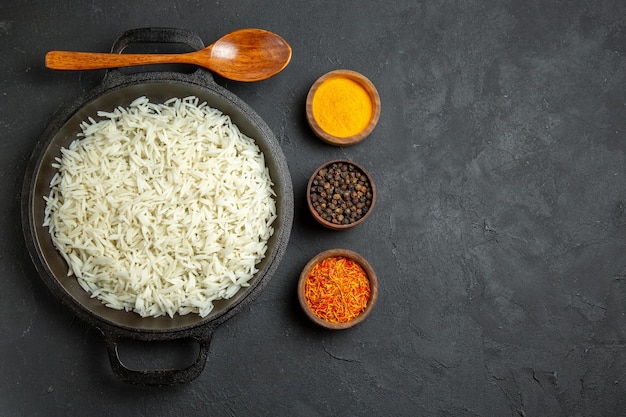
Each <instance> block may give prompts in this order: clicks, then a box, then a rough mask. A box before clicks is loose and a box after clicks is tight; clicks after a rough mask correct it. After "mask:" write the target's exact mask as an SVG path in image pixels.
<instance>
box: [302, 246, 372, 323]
mask: <svg viewBox="0 0 626 417" xmlns="http://www.w3.org/2000/svg"><path fill="white" fill-rule="evenodd" d="M377 299H378V278H377V276H376V273H375V272H374V269H373V268H372V266H371V265H370V264H369V262H367V260H365V258H363V257H362V256H361V255H359V254H358V253H356V252H353V251H351V250H348V249H330V250H327V251H324V252H322V253H320V254H318V255H317V256H315V257H313V258H312V259H311V260H310V261H309V262H308V263H307V264H306V266H305V267H304V269H303V270H302V272H301V274H300V279H299V281H298V300H299V302H300V305H301V306H302V309H303V310H304V312H305V314H306V315H307V316H308V317H309V318H310V319H311V320H312V321H313V322H314V323H316V324H318V325H320V326H322V327H325V328H327V329H333V330H339V329H347V328H349V327H352V326H354V325H356V324H359V323H361V322H362V321H363V320H365V319H366V318H367V316H369V314H370V312H371V311H372V309H373V308H374V305H375V304H376V300H377Z"/></svg>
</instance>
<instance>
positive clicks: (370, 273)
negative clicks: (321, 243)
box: [298, 249, 378, 330]
mask: <svg viewBox="0 0 626 417" xmlns="http://www.w3.org/2000/svg"><path fill="white" fill-rule="evenodd" d="M335 257H345V258H348V259H350V260H351V261H353V262H356V263H357V264H359V265H360V266H361V267H362V268H363V270H364V271H365V273H366V274H367V278H368V279H369V284H370V295H369V300H368V302H367V306H366V307H365V309H364V310H363V311H362V312H361V313H360V314H359V315H358V316H356V318H354V319H352V320H350V321H348V322H343V323H331V322H329V321H327V320H325V319H323V318H320V317H319V316H318V315H316V314H315V312H314V311H313V310H312V309H311V306H310V305H309V303H308V301H307V299H306V295H305V294H306V292H305V289H306V281H307V278H308V276H309V274H310V273H311V270H312V269H313V267H315V265H317V264H318V263H320V262H322V261H323V260H325V259H328V258H335ZM377 299H378V277H377V276H376V272H374V269H373V268H372V266H371V265H370V264H369V262H367V260H365V258H363V257H362V256H361V255H359V254H358V253H356V252H354V251H351V250H348V249H329V250H327V251H324V252H322V253H319V254H318V255H316V256H315V257H313V258H312V259H311V260H310V261H309V262H308V263H307V264H306V266H305V267H304V269H303V270H302V272H301V273H300V279H299V281H298V300H299V302H300V305H301V306H302V309H303V310H304V313H305V314H306V315H307V317H309V318H310V319H311V320H312V321H313V322H314V323H316V324H318V325H319V326H322V327H324V328H327V329H331V330H341V329H347V328H349V327H352V326H355V325H357V324H359V323H361V322H363V321H364V320H365V319H366V318H367V317H368V316H369V315H370V313H371V312H372V309H373V308H374V305H375V304H376V300H377Z"/></svg>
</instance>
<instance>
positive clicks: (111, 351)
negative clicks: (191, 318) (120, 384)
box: [103, 330, 213, 386]
mask: <svg viewBox="0 0 626 417" xmlns="http://www.w3.org/2000/svg"><path fill="white" fill-rule="evenodd" d="M103 333H104V338H105V342H106V346H107V352H108V355H109V362H110V363H111V368H112V370H113V373H114V374H115V375H116V376H117V377H118V378H119V379H121V380H122V381H124V382H128V383H130V384H135V385H153V386H163V385H177V384H186V383H188V382H191V381H193V380H194V379H196V378H197V377H198V376H199V375H200V373H201V372H202V370H203V369H204V367H205V365H206V361H207V356H208V352H209V344H210V342H211V338H212V337H213V331H212V330H210V331H207V332H204V333H202V334H200V333H198V334H191V335H187V336H184V337H181V338H180V339H186V338H192V339H194V340H195V341H196V342H198V344H199V345H200V350H199V352H198V356H197V357H196V359H195V361H194V363H193V364H191V365H189V366H188V367H186V368H183V369H131V368H128V367H127V366H126V365H124V364H123V363H122V361H121V359H120V356H119V351H118V346H119V343H120V341H121V340H122V339H124V338H125V337H124V336H122V335H120V334H119V333H118V332H103ZM129 339H132V337H129ZM168 340H172V339H171V338H169V339H168Z"/></svg>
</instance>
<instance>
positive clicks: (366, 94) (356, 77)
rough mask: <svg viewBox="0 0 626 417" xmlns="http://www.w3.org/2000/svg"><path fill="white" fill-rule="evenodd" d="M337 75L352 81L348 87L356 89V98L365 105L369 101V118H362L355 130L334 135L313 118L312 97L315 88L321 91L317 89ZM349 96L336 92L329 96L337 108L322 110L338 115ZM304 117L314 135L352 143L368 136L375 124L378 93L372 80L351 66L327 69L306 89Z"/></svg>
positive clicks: (378, 110)
mask: <svg viewBox="0 0 626 417" xmlns="http://www.w3.org/2000/svg"><path fill="white" fill-rule="evenodd" d="M340 79H343V80H344V81H346V80H347V81H349V82H351V83H352V84H353V90H351V91H353V92H356V93H358V95H359V97H360V98H362V99H363V100H365V101H366V102H367V104H368V105H371V110H372V111H371V116H370V117H369V120H365V121H363V123H362V128H360V129H358V130H357V131H355V132H351V133H350V134H349V136H337V133H334V132H329V131H328V130H327V129H324V127H323V125H324V124H325V122H324V120H317V119H316V115H315V114H314V111H313V100H314V99H315V97H316V94H318V92H320V94H322V93H321V90H320V89H323V88H324V86H329V83H332V82H333V81H336V80H340ZM350 99H351V98H350V97H345V96H344V94H342V92H338V94H337V95H336V96H334V97H333V100H332V101H333V102H334V104H335V105H336V106H337V108H336V109H333V108H325V109H324V112H325V113H326V114H333V111H334V113H335V114H337V115H338V114H340V113H341V112H342V111H345V110H346V106H347V105H348V103H349V102H350ZM306 117H307V120H308V122H309V126H310V127H311V129H312V130H313V133H315V135H316V136H317V137H318V138H320V139H321V140H323V141H324V142H326V143H328V144H331V145H335V146H348V145H354V144H356V143H359V142H361V141H362V140H363V139H365V138H366V137H367V136H369V134H370V133H372V131H373V130H374V127H376V124H377V123H378V119H379V117H380V96H379V95H378V91H377V90H376V87H375V86H374V84H373V83H372V82H371V81H370V80H369V79H368V78H367V77H365V76H364V75H363V74H360V73H358V72H355V71H351V70H335V71H331V72H329V73H326V74H324V75H323V76H321V77H320V78H319V79H318V80H317V81H315V83H314V84H313V86H312V87H311V89H310V90H309V93H308V95H307V98H306ZM360 126H361V124H360Z"/></svg>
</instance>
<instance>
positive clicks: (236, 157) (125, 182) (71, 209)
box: [44, 97, 276, 317]
mask: <svg viewBox="0 0 626 417" xmlns="http://www.w3.org/2000/svg"><path fill="white" fill-rule="evenodd" d="M98 116H99V117H100V118H102V120H100V121H95V120H93V119H91V118H90V119H89V121H85V122H83V123H82V124H81V129H82V133H81V134H79V137H78V138H77V139H76V140H74V141H73V142H72V143H71V144H70V146H69V148H68V149H65V148H63V149H62V150H61V153H62V157H61V158H57V163H55V164H54V165H53V166H54V167H55V168H57V169H58V172H57V174H56V175H55V176H54V178H53V179H52V181H51V183H50V187H51V190H50V194H49V196H48V197H46V198H45V199H46V212H45V220H44V226H48V228H49V231H50V235H51V237H52V240H53V242H54V244H55V246H56V247H57V249H58V250H59V251H60V253H61V254H62V256H63V257H64V258H65V260H66V261H67V263H68V266H69V268H68V275H72V274H73V275H75V276H76V277H77V279H78V282H79V283H80V285H81V287H82V288H84V289H85V290H86V291H88V292H90V293H91V295H92V297H96V298H98V299H99V300H101V301H102V302H103V303H104V304H105V305H107V306H109V307H111V308H114V309H120V310H121V309H124V310H126V311H134V312H136V313H138V314H140V315H141V316H143V317H158V316H162V315H166V314H167V315H169V316H173V315H174V314H176V313H178V314H180V315H183V314H188V313H197V314H199V315H200V316H202V317H205V316H207V315H208V314H209V313H210V312H211V310H212V309H213V301H215V300H218V299H227V298H230V297H232V296H233V295H235V293H237V291H238V290H239V289H240V288H241V287H246V286H248V285H249V281H250V279H251V278H252V276H253V275H254V274H255V273H256V272H257V268H256V265H257V264H258V263H259V262H260V261H261V259H262V258H263V257H264V256H265V252H266V250H267V241H268V239H269V238H270V236H271V235H272V234H273V232H274V229H273V227H272V222H273V221H274V219H275V218H276V204H275V201H274V196H275V194H274V192H273V190H272V187H273V184H272V181H271V179H270V176H269V171H268V169H267V167H266V166H265V160H264V158H263V153H262V152H261V151H260V150H259V148H258V146H257V145H256V144H255V142H254V141H253V140H252V139H251V138H249V137H247V136H245V135H244V134H242V133H241V132H240V131H239V129H238V128H237V126H236V125H234V124H233V123H232V122H231V120H230V118H229V117H228V116H227V115H224V114H223V113H221V112H220V111H219V110H217V109H214V108H211V107H209V106H208V105H207V104H206V103H199V100H198V98H196V97H187V98H184V99H179V98H173V99H170V100H168V101H166V102H165V103H163V104H155V103H151V102H150V101H149V100H148V99H147V98H145V97H140V98H138V99H136V100H135V101H134V102H133V103H132V104H131V105H130V106H129V107H128V108H122V107H119V108H117V109H115V110H114V111H113V112H110V113H108V112H99V113H98Z"/></svg>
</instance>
